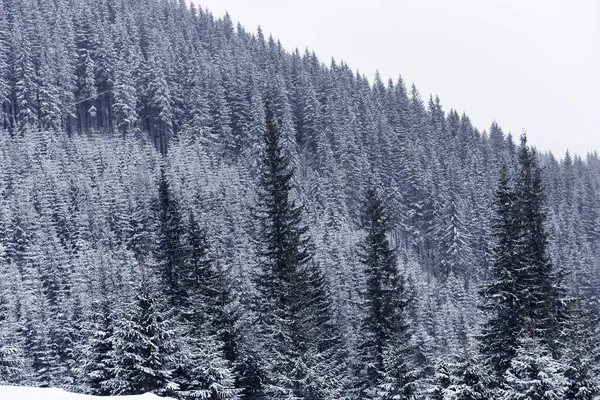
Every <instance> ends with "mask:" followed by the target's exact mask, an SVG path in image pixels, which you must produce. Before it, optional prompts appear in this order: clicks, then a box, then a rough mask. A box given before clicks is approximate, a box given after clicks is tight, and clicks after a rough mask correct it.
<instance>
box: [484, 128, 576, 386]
mask: <svg viewBox="0 0 600 400" xmlns="http://www.w3.org/2000/svg"><path fill="white" fill-rule="evenodd" d="M519 167H520V168H519V171H518V175H517V184H516V185H515V188H514V189H513V188H511V187H510V186H509V181H508V177H507V172H506V169H503V170H502V172H501V178H500V184H499V187H498V191H497V194H496V207H497V213H498V216H497V219H496V221H495V223H494V224H495V235H496V237H497V239H498V243H497V245H496V248H495V249H494V250H495V261H494V264H493V265H492V277H491V278H492V279H491V281H490V282H489V283H488V284H487V285H486V286H485V287H484V289H483V291H482V293H483V295H484V296H485V306H484V309H485V310H486V311H487V312H488V314H489V317H488V321H487V322H486V325H485V326H484V330H483V334H482V335H481V350H482V353H483V354H484V357H485V360H486V364H487V365H488V366H489V367H490V368H491V370H492V371H493V373H494V378H495V379H493V380H492V382H494V383H495V384H500V383H501V382H503V380H504V379H505V378H506V377H507V375H505V373H506V371H507V369H508V368H509V367H510V366H511V365H512V364H511V363H512V362H513V359H514V358H515V357H516V356H517V354H520V355H521V356H522V357H528V356H532V357H533V356H534V355H532V354H530V353H529V351H530V350H531V346H530V344H531V342H532V341H534V342H535V343H538V342H539V343H540V344H541V345H543V346H545V348H546V349H548V350H550V351H551V352H552V356H553V357H554V358H557V357H558V355H559V354H560V351H559V350H560V346H561V342H560V340H561V332H563V328H564V326H565V321H566V309H565V307H564V305H563V302H562V301H561V300H562V296H563V294H562V288H561V275H560V274H559V273H558V272H557V271H556V270H555V269H554V267H553V265H552V263H551V261H550V259H549V257H548V249H547V247H548V234H547V233H546V227H545V219H546V217H545V212H544V209H543V206H544V205H543V201H544V191H543V187H542V179H541V171H540V168H539V167H538V165H537V160H536V157H535V153H533V151H532V150H531V149H530V148H529V146H527V139H526V137H525V135H524V134H523V136H522V137H521V146H520V149H519ZM523 343H527V346H528V348H527V349H523V348H521V347H522V345H523Z"/></svg>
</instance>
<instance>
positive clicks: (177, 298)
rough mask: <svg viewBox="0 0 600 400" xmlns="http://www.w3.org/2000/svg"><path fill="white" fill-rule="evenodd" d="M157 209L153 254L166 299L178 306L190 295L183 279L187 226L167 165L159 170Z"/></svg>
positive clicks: (155, 208)
mask: <svg viewBox="0 0 600 400" xmlns="http://www.w3.org/2000/svg"><path fill="white" fill-rule="evenodd" d="M154 211H155V214H156V224H157V241H156V247H155V249H154V257H155V259H156V263H157V269H158V273H159V275H160V276H161V278H162V282H163V287H164V291H165V294H166V296H167V299H168V301H169V303H170V305H171V306H172V307H177V306H180V305H182V304H183V302H184V300H185V298H186V297H187V294H186V293H185V292H184V288H183V287H182V282H181V280H182V271H183V269H184V267H185V265H184V264H185V257H186V251H185V246H184V242H183V240H184V238H183V235H184V226H183V220H182V216H181V210H180V208H179V202H178V200H177V199H176V198H175V195H174V194H173V192H172V190H171V187H170V184H169V178H168V177H167V174H166V172H165V169H164V168H163V169H161V172H160V178H159V181H158V198H157V199H156V200H155V202H154Z"/></svg>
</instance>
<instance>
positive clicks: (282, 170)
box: [254, 108, 343, 400]
mask: <svg viewBox="0 0 600 400" xmlns="http://www.w3.org/2000/svg"><path fill="white" fill-rule="evenodd" d="M266 123H267V126H266V131H265V134H264V150H263V153H262V159H261V174H260V182H259V192H258V195H259V197H258V206H257V208H256V212H255V213H256V217H257V219H258V221H259V235H258V237H257V242H258V255H259V273H258V276H257V278H256V282H255V284H256V288H257V292H258V295H257V298H256V301H255V306H254V309H255V312H256V315H257V317H258V321H257V323H258V327H259V328H258V330H259V340H260V345H261V351H260V353H261V354H260V356H261V358H262V361H263V362H264V369H265V370H266V372H267V379H268V380H267V382H266V383H265V385H264V389H265V391H266V392H267V393H268V398H273V399H284V398H290V399H292V398H294V399H311V400H316V399H334V398H340V396H341V394H340V392H339V391H340V387H341V382H340V381H341V380H343V372H342V373H340V371H339V367H338V366H339V365H340V364H341V363H340V362H339V358H338V357H339V352H338V351H337V348H338V346H339V342H338V340H337V339H336V337H338V334H337V330H336V328H335V326H334V325H333V323H332V318H331V301H330V299H329V294H328V290H327V285H326V282H325V280H324V279H323V277H322V274H321V272H320V270H319V269H318V266H317V265H316V264H315V263H314V261H313V254H312V247H311V244H310V238H309V236H308V234H307V232H308V228H307V227H306V225H304V223H303V221H302V211H301V208H300V206H299V205H297V204H296V202H295V201H294V199H293V198H292V196H293V193H292V178H293V174H294V172H293V170H292V169H291V168H290V166H289V159H288V156H287V154H286V153H285V151H284V149H283V148H282V144H281V140H282V138H281V133H280V131H279V128H278V126H277V123H276V122H275V118H274V116H273V113H272V112H271V110H270V108H267V113H266Z"/></svg>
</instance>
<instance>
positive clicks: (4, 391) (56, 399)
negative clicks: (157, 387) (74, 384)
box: [0, 386, 165, 400]
mask: <svg viewBox="0 0 600 400" xmlns="http://www.w3.org/2000/svg"><path fill="white" fill-rule="evenodd" d="M0 399H2V400H94V399H119V400H157V399H161V400H165V398H164V397H158V396H156V395H154V394H151V393H146V394H143V395H140V396H120V397H112V396H111V397H97V396H88V395H85V394H78V393H69V392H65V391H64V390H62V389H55V388H33V387H23V386H0Z"/></svg>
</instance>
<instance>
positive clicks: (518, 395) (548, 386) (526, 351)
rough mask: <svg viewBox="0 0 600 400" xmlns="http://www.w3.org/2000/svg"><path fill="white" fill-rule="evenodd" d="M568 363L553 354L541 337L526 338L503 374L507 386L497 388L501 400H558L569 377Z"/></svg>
mask: <svg viewBox="0 0 600 400" xmlns="http://www.w3.org/2000/svg"><path fill="white" fill-rule="evenodd" d="M564 373H565V365H563V364H561V363H560V362H559V361H557V360H555V359H554V358H553V357H552V354H551V352H550V349H549V348H548V346H547V345H545V344H544V343H543V342H542V341H541V340H537V339H534V338H530V337H525V338H523V339H520V340H519V345H518V348H517V351H516V354H515V356H514V358H513V359H512V360H511V362H510V367H509V368H508V369H507V370H506V372H505V374H504V385H503V387H502V388H500V389H497V390H496V393H497V395H496V396H497V398H499V399H502V400H538V399H539V400H559V399H564V398H565V390H566V386H567V379H566V378H565V376H564Z"/></svg>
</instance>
